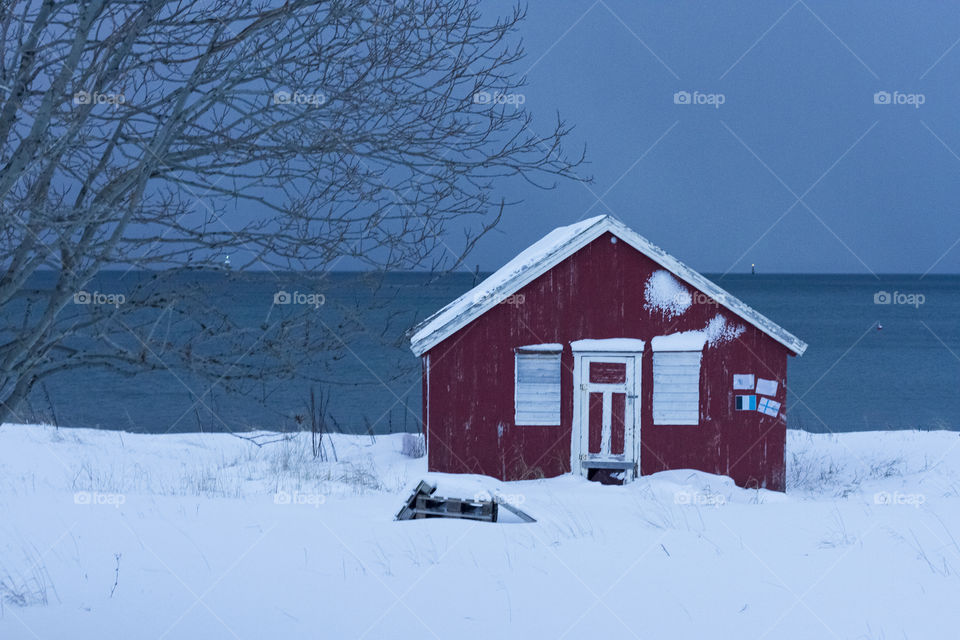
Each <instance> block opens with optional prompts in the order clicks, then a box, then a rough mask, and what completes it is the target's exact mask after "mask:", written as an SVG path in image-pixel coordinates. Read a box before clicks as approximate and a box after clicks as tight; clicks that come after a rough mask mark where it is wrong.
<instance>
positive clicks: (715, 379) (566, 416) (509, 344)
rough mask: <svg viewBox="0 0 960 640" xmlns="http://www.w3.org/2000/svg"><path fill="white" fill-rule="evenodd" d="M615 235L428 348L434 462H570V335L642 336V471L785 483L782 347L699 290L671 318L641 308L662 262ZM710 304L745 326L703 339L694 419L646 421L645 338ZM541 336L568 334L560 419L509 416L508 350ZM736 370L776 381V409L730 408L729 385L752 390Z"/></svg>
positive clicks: (458, 468)
mask: <svg viewBox="0 0 960 640" xmlns="http://www.w3.org/2000/svg"><path fill="white" fill-rule="evenodd" d="M612 238H613V236H612V235H611V234H609V233H607V234H604V235H603V236H601V237H600V238H597V239H596V240H595V241H593V242H592V243H590V244H589V245H587V246H586V247H584V248H583V249H581V250H580V251H578V252H577V253H576V254H574V255H573V256H571V257H569V258H567V259H566V260H564V261H563V262H561V263H560V264H558V265H557V266H555V267H554V268H553V269H551V270H550V271H549V272H547V273H545V274H543V275H542V276H540V277H539V278H537V279H536V280H534V281H533V282H531V283H530V284H528V285H527V286H525V287H523V288H522V289H520V290H519V291H518V292H517V293H518V294H522V303H519V300H520V297H519V296H515V297H514V298H512V300H511V301H512V302H513V303H514V304H500V305H497V306H496V307H494V308H493V309H491V310H489V311H487V312H486V313H485V314H483V315H482V316H480V317H479V318H477V319H475V320H474V321H473V322H471V323H470V324H468V325H467V326H465V327H464V328H462V329H461V330H460V331H458V332H457V333H455V334H453V335H452V336H450V337H449V338H447V339H446V340H444V341H443V342H441V343H440V344H438V345H436V346H435V347H433V348H432V349H430V351H429V352H428V353H427V354H426V357H425V358H424V362H425V363H426V362H427V358H429V375H430V379H429V381H427V380H426V377H425V379H424V410H423V416H424V421H425V425H426V426H425V429H426V430H427V438H428V455H429V459H428V466H429V469H430V471H442V472H450V473H478V474H485V475H490V476H494V477H497V478H500V479H502V480H520V479H528V478H535V477H550V476H556V475H560V474H562V473H566V472H569V471H570V440H571V425H572V417H573V393H574V390H573V383H572V380H573V354H572V352H571V351H570V342H571V341H573V340H578V339H582V338H639V339H642V340H645V341H646V342H647V350H646V352H645V353H644V355H643V363H642V367H643V374H642V375H643V380H642V386H641V398H640V401H641V427H640V431H639V437H640V450H641V459H640V470H641V473H643V474H650V473H655V472H657V471H662V470H666V469H678V468H692V469H700V470H702V471H706V472H709V473H718V474H724V475H729V476H731V477H732V478H733V479H734V481H735V482H736V483H737V484H738V485H740V486H746V487H766V488H768V489H774V490H780V491H782V490H783V489H784V445H785V439H786V423H785V420H784V419H783V417H782V416H783V412H784V411H785V410H786V402H785V400H786V376H787V357H788V355H790V352H789V350H788V349H787V348H786V347H784V346H782V345H781V344H780V343H778V342H776V341H775V340H773V339H772V338H770V337H769V336H767V335H766V334H764V333H763V332H761V331H759V330H758V329H755V328H754V327H753V326H752V325H750V324H749V323H748V322H746V321H745V320H742V319H741V318H739V317H737V316H736V315H734V314H733V313H731V312H730V311H727V310H726V309H725V308H723V307H720V306H718V305H715V304H710V303H708V302H704V296H702V295H699V296H695V301H694V304H693V305H692V306H691V307H690V308H689V309H688V310H687V311H686V312H685V313H683V314H682V315H681V316H679V317H675V318H673V319H670V320H667V319H665V318H664V317H663V315H662V314H661V313H660V312H658V311H655V310H654V311H652V312H651V311H648V310H646V309H644V304H645V301H644V287H645V284H646V281H647V279H648V278H649V276H650V275H651V274H652V273H653V272H654V271H657V270H660V269H661V268H662V267H660V266H659V265H658V264H656V263H655V262H653V261H652V260H650V259H649V258H647V257H646V256H645V255H643V254H642V253H640V252H639V251H637V250H635V249H634V248H633V247H631V246H630V245H628V244H626V243H625V242H622V241H618V242H615V243H614V242H611V239H612ZM684 286H685V285H684ZM688 289H689V290H690V291H691V293H693V291H694V290H693V289H691V288H689V287H688ZM761 312H762V310H761ZM718 313H719V314H721V315H723V316H724V317H725V318H726V319H727V321H728V322H731V323H735V324H739V325H742V326H744V327H745V329H746V330H745V332H744V333H743V334H741V335H740V336H739V337H738V338H736V339H734V340H732V341H728V342H726V343H723V344H721V345H718V346H709V345H708V346H707V347H706V348H705V350H704V355H703V360H702V363H701V376H700V424H699V425H697V426H671V425H655V424H653V411H652V405H653V352H652V349H651V344H650V340H651V339H652V338H653V337H654V336H658V335H666V334H670V333H675V332H679V331H688V330H700V329H703V328H704V327H705V326H706V324H707V322H708V321H709V320H710V319H711V318H713V317H714V316H715V315H717V314H718ZM547 342H559V343H562V344H563V345H564V351H563V357H562V365H563V368H562V373H561V385H562V392H561V394H562V395H561V401H562V410H561V425H559V426H517V425H514V423H513V415H514V386H513V385H514V353H515V352H514V349H515V348H516V347H518V346H522V345H527V344H537V343H547ZM735 373H753V374H755V375H756V377H758V378H767V379H773V380H777V381H778V382H779V386H778V389H777V396H776V398H775V399H776V400H777V401H778V402H780V403H782V407H781V417H777V418H774V417H771V416H766V415H764V414H761V413H760V412H758V411H736V409H735V408H734V395H736V394H743V393H750V392H746V391H737V392H734V390H733V374H735ZM426 375H427V371H426V367H425V370H424V376H426ZM428 387H429V391H428Z"/></svg>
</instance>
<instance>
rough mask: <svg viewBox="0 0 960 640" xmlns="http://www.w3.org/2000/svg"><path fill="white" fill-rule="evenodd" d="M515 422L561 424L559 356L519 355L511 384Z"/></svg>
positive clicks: (552, 354)
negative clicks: (513, 395)
mask: <svg viewBox="0 0 960 640" xmlns="http://www.w3.org/2000/svg"><path fill="white" fill-rule="evenodd" d="M514 390H515V397H514V408H515V410H516V411H515V416H514V422H515V423H516V424H518V425H559V424H560V354H559V353H518V354H517V355H516V372H515V380H514Z"/></svg>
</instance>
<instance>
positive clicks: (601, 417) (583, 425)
mask: <svg viewBox="0 0 960 640" xmlns="http://www.w3.org/2000/svg"><path fill="white" fill-rule="evenodd" d="M639 363H640V358H639V356H638V355H614V354H591V355H587V354H583V355H580V354H578V357H577V360H576V374H577V375H575V376H574V378H575V383H576V384H577V385H578V386H577V389H576V396H575V397H576V399H577V402H576V403H575V404H576V405H577V406H576V407H575V408H574V409H575V411H574V413H575V419H574V434H573V437H574V441H575V443H574V444H575V448H578V449H579V456H578V458H579V460H578V462H579V467H580V468H579V469H578V470H577V471H578V472H579V473H581V474H583V475H587V473H588V471H589V470H590V469H610V470H623V471H625V472H626V475H625V478H624V479H625V480H631V479H633V477H634V470H635V467H636V463H637V461H638V457H637V453H638V446H637V445H638V435H639V434H638V429H637V427H638V426H639V396H640V393H639V389H640V366H639Z"/></svg>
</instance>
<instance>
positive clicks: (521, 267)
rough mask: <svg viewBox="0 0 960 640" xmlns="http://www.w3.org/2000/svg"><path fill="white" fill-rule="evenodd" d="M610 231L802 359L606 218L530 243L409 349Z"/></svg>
mask: <svg viewBox="0 0 960 640" xmlns="http://www.w3.org/2000/svg"><path fill="white" fill-rule="evenodd" d="M608 231H609V232H610V233H612V234H613V235H615V236H616V237H617V238H619V239H620V240H623V241H624V242H626V243H627V244H629V245H630V246H632V247H633V248H634V249H636V250H637V251H639V252H641V253H642V254H644V255H645V256H647V257H648V258H650V259H651V260H653V261H654V262H656V263H657V264H659V265H660V266H661V267H663V268H664V269H666V270H667V271H669V272H670V273H672V274H673V275H674V276H676V277H677V278H679V279H680V280H682V281H684V282H686V283H687V284H688V285H690V286H691V287H693V288H694V289H697V290H699V291H701V292H702V293H704V294H706V295H708V296H709V297H710V298H711V299H712V300H714V301H716V302H717V304H719V305H721V306H723V307H725V308H726V309H729V310H730V311H732V312H733V313H735V314H736V315H738V316H740V317H741V318H743V319H744V320H746V321H747V322H749V323H750V324H752V325H753V326H755V327H756V328H758V329H760V330H761V331H763V332H764V333H765V334H767V335H768V336H770V337H771V338H773V339H774V340H776V341H777V342H779V343H780V344H782V345H784V346H785V347H787V348H788V349H790V351H792V352H793V353H795V354H797V355H802V354H803V352H804V351H805V350H806V348H807V344H806V343H805V342H804V341H802V340H800V339H799V338H798V337H796V336H795V335H793V334H792V333H790V332H789V331H787V330H786V329H784V328H783V327H781V326H780V325H778V324H776V323H775V322H773V321H772V320H770V319H769V318H767V317H766V316H764V315H763V314H761V313H759V312H757V311H755V310H754V309H752V308H751V307H749V306H747V305H746V304H744V303H743V302H742V301H740V300H739V299H737V298H735V297H734V296H732V295H731V294H729V293H728V292H726V291H724V290H723V289H721V288H720V287H718V286H717V285H715V284H714V283H713V282H711V281H710V280H708V279H707V278H705V277H703V276H702V275H700V274H699V273H697V272H696V271H694V270H693V269H691V268H690V267H688V266H687V265H685V264H683V263H682V262H680V261H679V260H677V259H676V258H674V257H673V256H671V255H670V254H668V253H667V252H666V251H664V250H663V249H661V248H660V247H658V246H656V245H654V244H653V243H651V242H650V241H649V240H647V239H646V238H644V237H643V236H641V235H640V234H638V233H636V232H635V231H633V230H632V229H630V228H629V227H627V226H626V225H625V224H623V223H622V222H620V221H619V220H617V219H616V218H614V217H613V216H609V215H603V216H596V217H594V218H588V219H587V220H583V221H581V222H576V223H574V224H571V225H568V226H566V227H559V228H557V229H554V230H553V231H551V232H550V233H548V234H547V235H546V236H544V237H543V238H541V239H540V240H538V241H537V242H535V243H533V244H532V245H530V247H528V248H527V249H526V250H525V251H523V252H522V253H520V254H519V255H518V256H517V257H515V258H514V259H512V260H510V262H508V263H507V264H505V265H503V266H502V267H500V268H499V269H497V270H496V271H495V272H494V273H493V274H491V275H490V277H488V278H487V279H485V280H484V281H483V282H481V283H480V284H478V285H477V286H476V287H474V288H473V289H471V290H470V291H467V292H466V293H465V294H463V295H462V296H460V297H459V298H457V299H456V300H454V301H453V302H451V303H450V304H448V305H447V306H445V307H443V308H442V309H440V310H439V311H437V312H436V313H435V314H433V315H432V316H430V317H429V318H427V319H426V320H424V321H423V322H421V323H420V324H419V325H417V326H416V327H415V328H414V329H413V333H412V335H411V337H410V348H411V349H412V350H413V352H414V353H415V354H416V355H418V356H419V355H422V354H424V353H426V352H427V351H428V350H430V349H431V348H433V347H434V346H436V345H437V344H439V343H440V342H442V341H443V340H445V339H446V338H448V337H450V336H451V335H453V334H454V333H456V332H457V331H458V330H460V329H461V328H463V327H464V326H466V325H467V324H468V323H470V322H471V321H473V320H474V319H476V318H478V317H479V316H481V315H483V314H484V313H486V312H487V311H488V310H490V309H491V308H493V307H494V306H496V305H497V304H498V303H500V302H502V301H504V300H505V299H506V298H508V297H509V296H510V295H512V294H514V293H516V292H517V291H518V290H519V289H520V288H521V287H523V286H525V285H527V284H528V283H530V282H532V281H533V280H535V279H536V278H538V277H540V276H541V275H543V274H544V273H546V272H547V271H549V270H550V269H552V268H553V267H554V266H556V265H557V264H559V263H560V262H562V261H563V260H565V259H566V258H568V257H570V256H571V255H573V254H574V253H576V252H577V251H579V250H580V249H582V248H583V247H584V246H586V245H587V244H589V243H590V242H593V241H594V240H596V239H597V238H598V237H600V236H601V235H603V234H604V233H606V232H608Z"/></svg>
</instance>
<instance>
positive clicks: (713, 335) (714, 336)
mask: <svg viewBox="0 0 960 640" xmlns="http://www.w3.org/2000/svg"><path fill="white" fill-rule="evenodd" d="M744 331H746V328H745V327H744V326H743V325H742V324H730V323H729V322H727V320H726V318H724V317H723V316H722V315H720V314H719V313H718V314H717V315H715V316H713V319H712V320H710V322H708V323H707V328H706V329H704V333H706V334H707V344H708V345H710V346H711V347H715V346H717V345H720V344H723V343H724V342H729V341H731V340H734V339H736V338H738V337H740V335H741V334H742V333H743V332H744Z"/></svg>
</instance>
